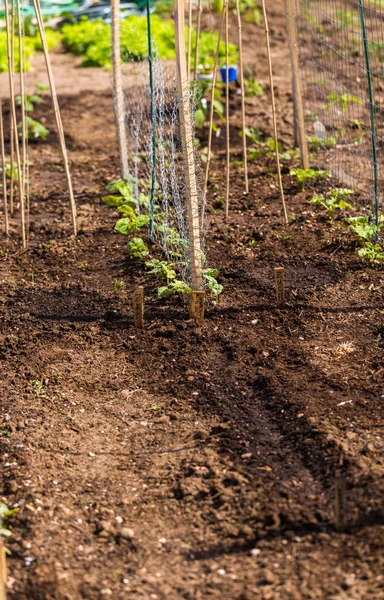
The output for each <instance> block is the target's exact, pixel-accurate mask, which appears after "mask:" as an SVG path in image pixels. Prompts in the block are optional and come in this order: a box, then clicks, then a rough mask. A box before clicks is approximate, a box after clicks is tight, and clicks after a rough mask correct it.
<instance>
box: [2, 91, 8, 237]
mask: <svg viewBox="0 0 384 600" xmlns="http://www.w3.org/2000/svg"><path fill="white" fill-rule="evenodd" d="M0 152H1V170H2V175H3V201H4V232H5V235H8V234H9V217H8V199H7V174H6V172H5V147H4V125H3V101H2V99H1V98H0Z"/></svg>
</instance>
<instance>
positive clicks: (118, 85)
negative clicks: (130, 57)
mask: <svg viewBox="0 0 384 600" xmlns="http://www.w3.org/2000/svg"><path fill="white" fill-rule="evenodd" d="M111 8H112V86H113V107H114V109H115V121H116V134H117V145H118V149H119V160H120V175H121V178H122V179H125V178H126V177H127V175H128V146H127V132H126V127H125V110H124V92H123V84H122V74H121V53H120V0H112V7H111Z"/></svg>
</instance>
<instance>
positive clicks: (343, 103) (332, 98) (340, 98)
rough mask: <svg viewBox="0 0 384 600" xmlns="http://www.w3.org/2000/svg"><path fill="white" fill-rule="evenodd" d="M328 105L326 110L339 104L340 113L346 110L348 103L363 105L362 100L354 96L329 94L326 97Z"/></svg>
mask: <svg viewBox="0 0 384 600" xmlns="http://www.w3.org/2000/svg"><path fill="white" fill-rule="evenodd" d="M328 100H329V102H328V104H327V110H329V109H330V108H331V106H334V105H335V104H339V105H340V108H341V112H345V111H346V110H347V108H348V104H349V103H353V102H354V103H355V104H363V102H362V100H361V99H360V98H356V97H355V96H351V94H346V93H344V94H329V95H328Z"/></svg>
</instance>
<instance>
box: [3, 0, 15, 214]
mask: <svg viewBox="0 0 384 600" xmlns="http://www.w3.org/2000/svg"><path fill="white" fill-rule="evenodd" d="M4 8H5V10H6V11H8V0H4ZM14 10H15V9H14V0H12V2H11V69H10V70H9V63H8V71H9V76H10V77H12V78H13V75H14V70H15V62H14V55H15V43H14V39H15V36H14V31H15V24H14V22H15V20H14ZM9 133H10V138H11V155H10V159H11V181H10V194H9V211H10V213H11V214H12V213H13V209H14V203H13V198H14V193H15V190H14V187H15V178H14V174H13V163H14V162H15V130H14V127H13V119H12V117H11V122H10V128H9ZM16 143H17V132H16Z"/></svg>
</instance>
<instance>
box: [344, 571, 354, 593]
mask: <svg viewBox="0 0 384 600" xmlns="http://www.w3.org/2000/svg"><path fill="white" fill-rule="evenodd" d="M355 583H356V575H355V574H354V573H352V574H351V575H348V576H347V577H346V578H345V579H344V582H343V588H344V589H345V590H346V589H349V588H351V587H352V586H354V585H355Z"/></svg>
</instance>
